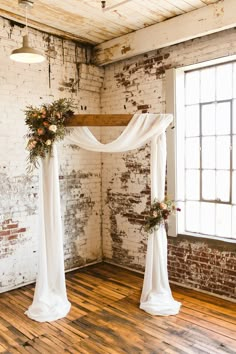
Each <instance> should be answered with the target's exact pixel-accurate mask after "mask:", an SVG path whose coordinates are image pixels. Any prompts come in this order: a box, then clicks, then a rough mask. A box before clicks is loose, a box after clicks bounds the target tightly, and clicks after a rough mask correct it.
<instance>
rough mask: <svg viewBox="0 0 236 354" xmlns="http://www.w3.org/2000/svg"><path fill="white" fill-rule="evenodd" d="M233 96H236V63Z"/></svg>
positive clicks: (235, 65)
mask: <svg viewBox="0 0 236 354" xmlns="http://www.w3.org/2000/svg"><path fill="white" fill-rule="evenodd" d="M233 97H236V63H234V65H233Z"/></svg>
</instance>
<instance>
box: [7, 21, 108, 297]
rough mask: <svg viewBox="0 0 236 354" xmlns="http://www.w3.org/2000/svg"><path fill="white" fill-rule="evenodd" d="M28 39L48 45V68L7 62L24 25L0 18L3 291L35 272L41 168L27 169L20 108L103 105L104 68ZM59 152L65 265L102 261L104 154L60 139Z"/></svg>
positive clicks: (64, 45) (84, 52)
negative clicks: (62, 101)
mask: <svg viewBox="0 0 236 354" xmlns="http://www.w3.org/2000/svg"><path fill="white" fill-rule="evenodd" d="M29 40H30V43H31V45H32V46H33V47H36V48H38V49H41V50H44V51H47V50H48V46H50V49H51V50H50V56H51V59H50V65H49V61H48V60H47V61H46V62H44V63H42V64H32V65H29V64H20V63H15V62H12V61H11V60H10V59H9V54H10V52H11V51H12V50H13V49H15V48H19V47H20V46H21V44H22V28H21V27H19V26H17V25H16V24H13V23H11V22H9V21H7V20H4V19H2V18H0V52H1V65H0V112H1V114H0V292H1V291H6V290H8V289H11V288H13V287H16V286H20V285H23V284H25V283H27V282H31V281H33V280H34V279H35V276H36V271H37V251H38V241H37V240H38V236H39V232H38V230H39V228H38V225H37V221H38V208H37V202H38V171H37V170H36V171H35V172H34V174H33V175H32V176H29V175H27V174H26V157H27V152H26V151H25V144H26V142H25V140H24V138H23V136H24V135H25V133H26V127H25V124H24V113H23V110H24V108H25V107H26V105H29V104H33V105H35V106H38V105H40V104H41V103H46V102H51V101H52V100H54V99H58V98H60V97H67V98H73V99H74V100H75V103H76V105H77V109H76V111H77V112H79V111H83V112H84V111H86V112H88V113H89V112H93V113H99V110H100V88H101V85H102V81H103V71H104V69H102V68H101V69H99V68H96V67H94V66H92V65H86V62H88V60H89V57H90V50H89V49H86V48H80V47H79V45H76V44H75V43H73V42H70V41H62V40H61V39H59V38H56V37H53V36H48V35H47V34H43V33H41V32H38V31H34V30H30V33H29ZM96 134H98V136H99V135H100V131H99V129H97V130H96ZM59 155H60V185H61V199H62V208H63V219H64V229H65V241H64V249H65V260H66V268H67V269H70V268H73V267H77V266H80V265H84V264H87V263H90V262H93V261H97V260H100V259H101V230H100V228H101V207H100V204H101V203H100V201H101V160H100V158H101V157H100V154H95V153H89V152H85V151H81V150H80V149H78V148H75V147H74V148H73V149H72V148H70V147H68V146H63V144H60V146H59Z"/></svg>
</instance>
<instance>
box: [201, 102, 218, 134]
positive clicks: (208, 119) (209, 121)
mask: <svg viewBox="0 0 236 354" xmlns="http://www.w3.org/2000/svg"><path fill="white" fill-rule="evenodd" d="M214 134H215V104H213V103H212V104H204V105H202V135H214Z"/></svg>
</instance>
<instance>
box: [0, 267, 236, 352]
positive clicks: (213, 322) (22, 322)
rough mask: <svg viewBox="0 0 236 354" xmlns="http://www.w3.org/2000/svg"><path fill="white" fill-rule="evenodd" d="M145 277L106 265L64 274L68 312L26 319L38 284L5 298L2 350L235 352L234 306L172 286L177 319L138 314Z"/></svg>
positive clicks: (0, 304) (0, 312) (1, 298)
mask: <svg viewBox="0 0 236 354" xmlns="http://www.w3.org/2000/svg"><path fill="white" fill-rule="evenodd" d="M141 286H142V276H141V275H139V274H136V273H133V272H130V271H128V270H124V269H121V268H118V267H115V266H112V265H109V264H105V263H102V264H99V265H95V266H91V267H88V268H85V269H83V270H79V271H74V272H71V273H69V274H67V290H68V297H69V300H70V301H71V303H72V309H71V311H70V313H69V315H68V316H67V317H66V318H64V319H62V320H59V321H56V322H51V323H37V322H34V321H32V320H30V319H28V317H26V316H25V315H24V311H25V310H26V308H27V307H28V306H29V305H30V304H31V302H32V297H33V290H34V285H29V286H26V287H24V288H21V289H17V290H13V291H10V292H7V293H3V294H1V295H0V353H5V354H7V353H35V354H36V353H53V354H54V353H86V354H87V353H89V354H97V353H102V354H117V353H128V354H136V353H137V354H138V353H144V354H145V353H152V354H154V353H158V354H159V353H160V354H162V353H187V354H191V353H210V354H215V353H217V354H219V353H222V354H223V353H234V354H235V353H236V304H235V303H231V302H227V301H225V300H221V299H218V298H216V297H211V296H209V295H205V294H202V293H198V292H195V291H192V290H188V289H184V288H181V287H177V286H172V290H173V295H174V297H175V299H176V300H179V301H181V302H182V304H183V305H182V308H181V312H180V314H179V315H177V316H169V317H159V316H151V315H148V314H147V313H145V312H144V311H142V310H140V309H139V298H140V292H141Z"/></svg>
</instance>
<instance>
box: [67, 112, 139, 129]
mask: <svg viewBox="0 0 236 354" xmlns="http://www.w3.org/2000/svg"><path fill="white" fill-rule="evenodd" d="M132 117H133V114H74V115H73V116H72V117H71V118H68V119H67V120H66V124H65V125H66V126H67V127H82V126H85V127H91V126H93V127H115V126H116V127H121V126H126V125H128V123H129V121H130V120H131V118H132Z"/></svg>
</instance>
